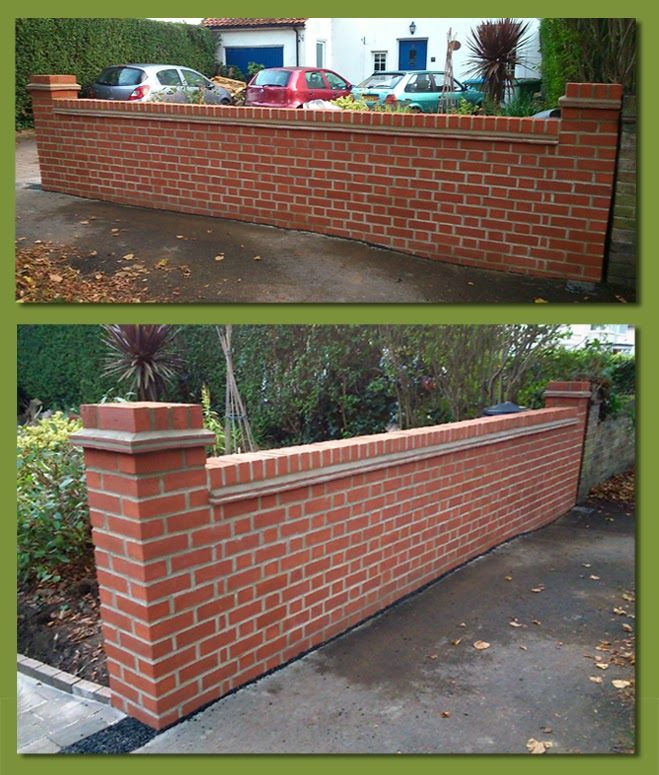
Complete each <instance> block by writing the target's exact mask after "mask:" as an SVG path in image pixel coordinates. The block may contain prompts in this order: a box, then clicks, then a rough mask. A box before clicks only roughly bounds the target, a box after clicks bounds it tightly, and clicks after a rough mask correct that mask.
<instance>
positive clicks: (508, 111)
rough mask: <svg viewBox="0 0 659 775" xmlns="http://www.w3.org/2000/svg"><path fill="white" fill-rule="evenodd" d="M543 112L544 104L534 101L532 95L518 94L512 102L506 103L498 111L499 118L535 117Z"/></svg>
mask: <svg viewBox="0 0 659 775" xmlns="http://www.w3.org/2000/svg"><path fill="white" fill-rule="evenodd" d="M540 110H542V103H541V102H539V101H538V100H536V99H534V97H533V95H532V94H518V95H517V96H515V97H513V99H512V100H510V102H507V103H505V104H504V105H502V106H501V107H500V109H499V110H498V111H497V115H499V116H517V117H519V118H524V117H525V116H533V115H534V114H535V113H538V112H539V111H540Z"/></svg>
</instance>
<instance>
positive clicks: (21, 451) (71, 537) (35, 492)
mask: <svg viewBox="0 0 659 775" xmlns="http://www.w3.org/2000/svg"><path fill="white" fill-rule="evenodd" d="M80 427H82V425H81V423H80V421H79V420H77V419H69V418H68V417H66V416H65V415H64V414H63V413H61V412H56V413H55V414H53V415H52V416H51V417H49V418H47V419H43V420H41V421H39V422H38V423H37V424H36V425H30V426H24V427H19V429H18V438H17V446H18V458H17V494H18V497H17V501H18V531H17V532H18V579H19V582H20V583H21V584H28V583H31V582H34V581H47V580H49V579H58V578H59V577H58V575H57V572H58V570H59V569H60V568H61V567H62V566H65V565H69V564H73V563H75V562H77V561H80V560H81V559H83V558H84V557H85V555H86V554H87V553H88V552H89V551H90V547H91V545H90V530H89V518H88V509H87V496H86V489H85V479H84V468H83V458H82V452H81V450H79V449H78V448H76V447H74V446H73V445H72V444H71V443H70V442H69V435H70V434H71V433H72V432H73V431H76V430H78V429H79V428H80Z"/></svg>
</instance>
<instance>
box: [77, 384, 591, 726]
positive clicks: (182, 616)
mask: <svg viewBox="0 0 659 775" xmlns="http://www.w3.org/2000/svg"><path fill="white" fill-rule="evenodd" d="M587 390H588V385H587V383H557V384H554V385H550V391H549V393H548V396H549V397H548V402H550V403H552V404H553V406H552V408H547V409H543V410H539V411H533V412H525V413H522V414H519V415H511V416H506V417H500V418H482V419H477V420H472V421H468V422H461V423H452V424H449V425H443V426H437V427H432V428H421V429H417V430H411V431H402V432H397V433H392V434H380V435H376V436H366V437H360V438H355V439H348V440H344V441H331V442H325V443H321V444H311V445H307V446H303V447H291V448H286V449H280V450H270V451H266V452H258V453H253V454H243V455H232V456H226V457H223V458H212V459H209V460H208V461H206V459H205V454H204V444H208V442H209V434H208V433H207V432H204V431H202V430H201V416H200V413H199V407H195V406H183V405H157V404H121V405H99V406H96V405H94V406H88V407H84V408H83V419H84V422H85V429H84V430H83V431H80V432H78V433H77V434H75V442H76V443H78V444H81V445H82V446H84V447H85V460H86V467H87V481H88V489H89V505H90V511H91V519H92V524H93V537H94V543H95V547H96V561H97V567H98V579H99V586H100V591H101V604H102V617H103V632H104V636H105V643H106V651H107V655H108V664H109V671H110V676H111V688H112V691H113V701H114V704H115V706H116V707H119V708H121V709H122V710H124V711H126V712H128V713H129V714H131V715H133V716H135V717H137V718H139V719H140V720H142V721H144V722H146V723H147V724H150V725H152V726H154V727H157V728H162V727H164V726H167V725H168V724H171V723H173V722H174V721H176V720H177V719H179V718H181V717H182V716H184V715H185V714H187V713H189V712H191V711H193V710H195V709H197V708H199V707H200V706H202V705H203V704H205V703H207V702H210V701H211V700H214V699H217V698H218V697H220V696H222V695H224V694H226V693H227V692H228V691H230V690H231V689H233V688H235V687H237V686H240V685H241V684H244V683H246V682H247V681H249V680H251V679H253V678H256V677H257V676H259V675H261V674H262V673H264V672H266V671H268V670H270V669H272V668H275V667H277V666H279V665H281V664H283V663H285V662H286V661H288V660H290V659H292V658H293V657H295V656H298V655H299V654H301V653H303V652H304V651H306V650H308V649H310V648H312V647H314V646H317V645H318V644H320V643H322V642H323V641H325V640H327V639H328V638H331V637H332V636H334V635H337V634H339V633H341V632H343V631H345V630H346V629H347V628H349V627H351V626H352V625H355V624H357V623H358V622H360V621H362V620H363V619H365V618H367V617H368V616H370V615H372V614H374V613H376V612H377V611H379V610H381V609H382V608H384V607H386V606H387V605H389V604H390V603H392V602H394V601H396V600H398V599H400V598H401V597H403V596H404V595H406V594H408V593H410V592H413V591H414V590H417V589H419V588H420V587H421V586H423V585H424V584H426V583H428V582H430V581H432V580H433V579H436V578H438V577H439V576H441V575H442V574H443V573H445V572H447V571H449V570H451V569H452V568H455V567H457V566H458V565H460V564H461V563H463V562H465V561H467V560H469V559H470V558H472V557H475V556H477V555H479V554H482V553H483V552H485V551H487V550H488V549H490V548H491V547H493V546H496V545H497V544H499V543H501V542H502V541H505V540H506V539H508V538H511V537H513V536H515V535H518V534H520V533H522V532H525V531H528V530H533V529H535V528H537V527H540V526H541V525H544V524H546V523H548V522H550V521H551V520H553V519H556V518H557V517H559V516H560V515H561V514H563V513H565V512H566V511H568V510H569V509H570V508H571V506H572V505H573V504H574V503H575V497H576V491H577V485H578V478H579V467H580V461H581V454H582V443H583V433H584V424H585V416H586V411H587V406H588V392H587Z"/></svg>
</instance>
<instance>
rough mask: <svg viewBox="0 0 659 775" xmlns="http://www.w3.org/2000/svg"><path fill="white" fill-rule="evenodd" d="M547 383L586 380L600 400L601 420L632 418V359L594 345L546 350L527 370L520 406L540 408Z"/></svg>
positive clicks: (633, 383)
mask: <svg viewBox="0 0 659 775" xmlns="http://www.w3.org/2000/svg"><path fill="white" fill-rule="evenodd" d="M550 380H568V381H569V380H588V381H589V382H590V383H591V384H592V385H593V389H594V391H599V393H600V397H601V399H602V416H603V417H606V416H618V415H620V414H627V415H628V416H630V417H633V413H634V394H635V392H636V363H635V359H634V356H630V355H623V354H620V353H612V352H611V351H610V350H609V349H608V348H606V347H604V346H602V345H601V344H600V343H599V342H597V341H594V342H591V343H589V344H588V345H587V346H586V347H583V348H581V349H578V350H568V349H566V348H565V347H555V348H550V349H547V350H545V351H544V352H543V353H542V354H541V355H540V357H539V358H538V360H537V362H536V363H535V364H534V366H533V368H532V369H531V370H530V372H529V374H528V377H527V379H526V381H525V384H524V387H523V389H522V390H521V391H520V402H521V403H523V404H524V405H526V406H529V407H531V408H538V407H541V406H543V404H544V399H543V398H542V394H543V392H544V389H545V387H546V385H547V382H549V381H550Z"/></svg>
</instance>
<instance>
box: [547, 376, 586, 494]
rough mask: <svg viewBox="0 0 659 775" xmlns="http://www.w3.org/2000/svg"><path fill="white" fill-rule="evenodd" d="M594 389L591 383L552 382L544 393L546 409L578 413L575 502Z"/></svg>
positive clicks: (575, 454) (575, 452) (574, 451)
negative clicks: (570, 409)
mask: <svg viewBox="0 0 659 775" xmlns="http://www.w3.org/2000/svg"><path fill="white" fill-rule="evenodd" d="M591 397H592V389H591V385H590V382H588V381H587V380H586V381H579V382H550V383H549V384H548V385H547V387H546V389H545V392H544V398H545V407H546V408H547V409H550V408H553V407H572V408H574V409H575V410H576V413H577V422H578V423H579V425H578V430H577V431H576V438H577V440H578V445H576V446H575V448H574V449H573V450H572V452H571V453H568V454H573V455H574V457H575V469H574V470H575V473H576V477H575V483H574V502H575V503H576V502H577V499H578V492H579V482H580V481H581V469H582V467H583V460H584V453H585V446H586V430H587V426H588V414H589V409H590V400H591Z"/></svg>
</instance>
